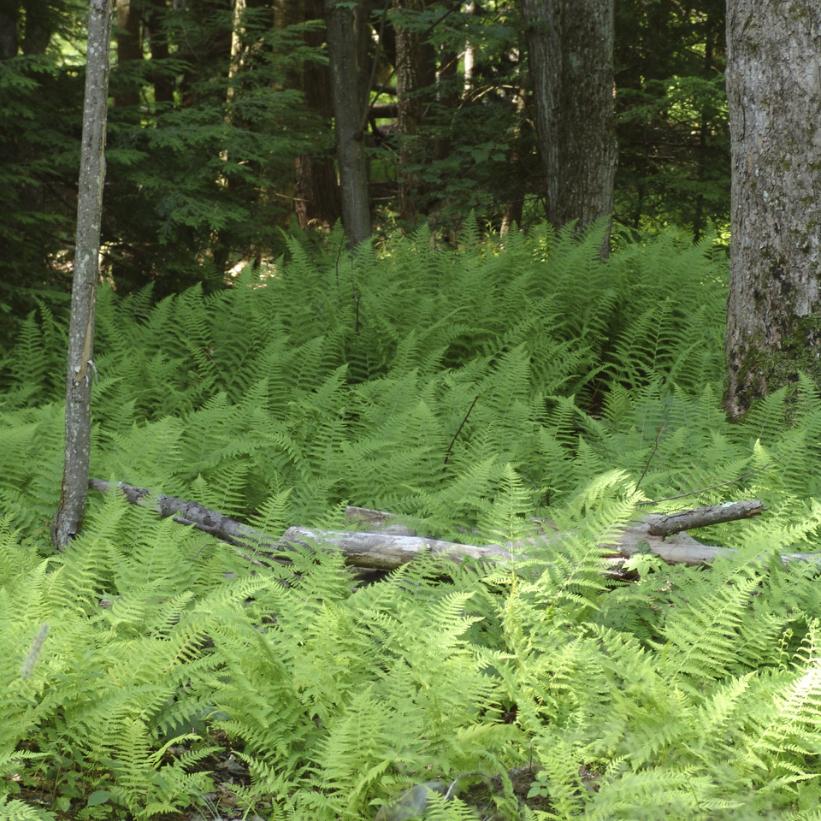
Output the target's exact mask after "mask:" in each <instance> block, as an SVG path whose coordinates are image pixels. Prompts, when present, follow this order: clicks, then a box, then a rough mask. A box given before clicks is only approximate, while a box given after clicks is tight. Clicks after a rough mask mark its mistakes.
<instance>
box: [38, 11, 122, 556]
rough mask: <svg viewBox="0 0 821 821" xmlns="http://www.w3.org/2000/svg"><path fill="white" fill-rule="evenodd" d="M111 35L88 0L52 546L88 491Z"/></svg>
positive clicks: (107, 21)
mask: <svg viewBox="0 0 821 821" xmlns="http://www.w3.org/2000/svg"><path fill="white" fill-rule="evenodd" d="M110 37H111V0H90V2H89V12H88V52H87V59H86V79H85V100H84V103H83V136H82V143H81V148H80V181H79V191H78V195H77V234H76V244H75V251H74V279H73V282H72V288H71V320H70V322H69V332H68V374H67V379H66V434H65V463H64V467H63V482H62V488H61V493H60V504H59V507H58V509H57V516H56V518H55V521H54V527H53V529H52V538H53V541H54V546H55V547H56V548H57V549H58V550H62V549H64V548H65V547H66V546H67V545H68V543H69V541H71V539H72V538H73V537H74V535H75V534H76V533H77V531H78V530H79V528H80V524H81V522H82V519H83V513H84V511H85V504H86V493H87V491H88V465H89V457H90V452H91V378H92V374H93V371H94V362H93V357H94V302H95V296H96V289H97V279H98V275H99V250H100V220H101V217H102V207H103V182H104V181H105V132H106V116H107V113H108V48H109V40H110Z"/></svg>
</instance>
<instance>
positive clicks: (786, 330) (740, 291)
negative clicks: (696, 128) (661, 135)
mask: <svg viewBox="0 0 821 821" xmlns="http://www.w3.org/2000/svg"><path fill="white" fill-rule="evenodd" d="M727 49H728V65H727V97H728V103H729V112H730V148H731V155H732V195H731V229H732V241H731V279H730V299H729V305H728V312H727V339H726V354H727V369H728V376H729V379H728V386H727V394H726V397H725V404H726V409H727V412H728V414H729V416H730V417H731V418H733V419H737V418H739V417H740V416H742V415H743V414H744V413H745V412H746V411H747V410H748V409H749V407H750V405H751V404H752V402H753V401H754V400H755V399H757V398H759V397H761V396H764V395H765V394H767V393H769V392H771V391H773V390H776V389H778V388H780V387H782V386H784V385H788V384H790V383H792V382H794V381H795V380H796V379H797V377H798V372H799V370H803V371H804V372H806V373H807V374H808V375H809V376H811V377H812V378H814V379H815V382H816V384H818V385H821V291H819V272H821V83H820V82H819V78H820V77H821V6H819V4H818V2H817V0H781V1H780V2H778V3H776V2H773V0H766V1H765V0H730V2H729V3H728V6H727Z"/></svg>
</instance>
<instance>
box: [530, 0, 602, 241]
mask: <svg viewBox="0 0 821 821" xmlns="http://www.w3.org/2000/svg"><path fill="white" fill-rule="evenodd" d="M521 8H522V16H523V17H524V23H525V28H526V31H527V43H528V55H529V60H530V72H531V81H532V85H533V95H534V101H535V109H536V111H535V114H536V116H535V119H536V130H537V133H538V138H539V150H540V154H541V158H542V165H543V167H544V171H545V175H546V178H547V183H546V187H547V192H546V193H547V217H548V219H549V220H550V222H551V223H552V224H553V225H554V226H556V227H557V228H560V227H562V226H563V225H565V224H567V223H568V222H571V221H573V220H575V221H576V223H577V226H578V228H579V229H580V230H583V229H584V228H586V227H587V226H589V225H590V224H591V223H593V222H595V221H596V220H600V219H602V218H609V217H610V215H611V213H612V210H613V180H614V177H615V172H616V138H615V121H614V108H613V36H614V35H613V32H614V19H613V0H521ZM608 246H609V243H607V241H606V242H605V247H604V248H603V249H602V250H603V253H604V254H606V253H607V247H608Z"/></svg>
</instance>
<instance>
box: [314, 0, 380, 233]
mask: <svg viewBox="0 0 821 821" xmlns="http://www.w3.org/2000/svg"><path fill="white" fill-rule="evenodd" d="M369 5H370V4H369V2H368V0H358V2H356V4H355V6H354V7H353V8H351V3H340V2H337V0H325V11H326V21H327V28H328V52H329V56H330V64H331V65H330V67H331V94H332V97H333V106H334V119H335V130H336V157H337V163H338V165H339V179H340V186H341V192H342V223H343V225H344V226H345V235H346V236H347V238H348V243H349V244H350V245H351V246H354V245H358V244H359V243H360V242H362V241H363V240H365V239H367V238H368V237H369V236H370V235H371V210H370V199H369V194H368V159H367V156H366V154H365V139H364V138H365V134H364V132H365V124H366V112H367V104H368V88H367V82H368V40H367V37H368V26H367V21H368V11H369Z"/></svg>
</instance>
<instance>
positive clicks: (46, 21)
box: [23, 0, 55, 54]
mask: <svg viewBox="0 0 821 821" xmlns="http://www.w3.org/2000/svg"><path fill="white" fill-rule="evenodd" d="M23 7H24V8H25V10H26V35H25V37H24V38H23V54H45V51H46V49H47V48H48V44H49V43H50V42H51V35H52V34H53V33H54V22H55V15H54V9H53V8H52V7H51V4H50V3H49V0H26V2H25V3H24V4H23Z"/></svg>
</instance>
